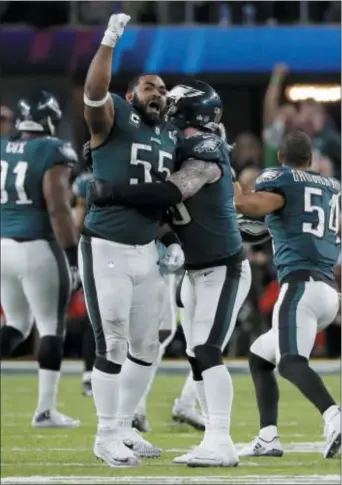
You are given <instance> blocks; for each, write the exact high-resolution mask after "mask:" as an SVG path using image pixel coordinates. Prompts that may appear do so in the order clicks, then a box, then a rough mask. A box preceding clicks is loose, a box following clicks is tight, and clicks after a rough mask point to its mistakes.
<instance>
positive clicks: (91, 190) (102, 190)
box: [87, 180, 113, 207]
mask: <svg viewBox="0 0 342 485" xmlns="http://www.w3.org/2000/svg"><path fill="white" fill-rule="evenodd" d="M87 193H88V200H89V203H90V204H94V205H97V206H98V207H104V206H105V205H107V204H110V202H111V200H112V193H113V187H112V185H111V184H107V183H106V182H102V181H101V180H90V181H89V183H88V192H87Z"/></svg>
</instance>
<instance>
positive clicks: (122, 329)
mask: <svg viewBox="0 0 342 485" xmlns="http://www.w3.org/2000/svg"><path fill="white" fill-rule="evenodd" d="M129 19H130V17H129V16H127V15H125V14H117V15H112V16H111V17H110V20H109V23H108V27H107V30H106V31H105V34H104V37H103V39H102V41H101V45H100V47H99V49H98V50H97V52H96V54H95V57H94V58H93V60H92V62H91V65H90V67H89V70H88V74H87V78H86V82H85V87H84V105H85V109H84V114H85V119H86V121H87V124H88V127H89V130H90V133H91V149H92V168H93V172H94V175H95V176H96V177H97V178H99V179H102V180H105V181H107V182H111V183H127V184H132V185H139V183H140V182H150V181H154V180H163V179H164V178H165V177H166V176H167V175H169V174H170V173H172V172H173V170H174V165H175V161H176V148H177V129H176V127H175V126H173V125H172V124H171V123H169V122H165V117H164V114H165V109H166V87H165V84H164V82H163V80H162V79H161V78H160V77H159V76H156V75H141V76H138V77H136V78H135V79H134V80H133V81H132V82H131V83H130V85H129V87H128V90H127V93H126V99H123V98H121V97H120V96H117V95H115V94H111V93H109V92H108V89H109V85H110V82H111V74H112V62H113V50H114V47H115V45H116V43H117V42H118V40H119V39H120V37H121V36H122V34H123V32H124V28H125V26H126V24H127V22H128V21H129ZM161 217H162V214H161V211H160V210H159V209H154V208H153V209H152V210H149V209H146V210H145V211H144V212H143V213H142V212H141V211H138V210H137V209H136V208H133V207H123V206H117V207H114V206H113V207H104V208H99V207H95V206H93V205H92V206H91V207H90V209H89V211H88V212H87V215H86V219H85V223H84V228H83V231H82V233H83V235H82V236H81V241H80V250H79V258H80V268H81V276H82V282H83V288H84V292H85V298H86V303H87V309H88V314H89V317H90V320H91V323H92V326H93V329H94V332H95V342H96V358H95V363H94V368H93V371H92V391H93V397H94V401H95V405H96V411H97V416H98V430H97V436H96V439H95V446H94V454H95V456H97V457H98V458H100V459H102V460H104V461H105V462H106V463H107V464H108V465H109V466H111V467H128V466H137V465H139V459H138V458H137V455H136V454H135V452H136V453H137V454H139V455H140V456H150V457H153V456H159V455H160V453H161V450H160V449H159V448H157V447H154V446H152V445H151V444H150V443H148V442H146V441H145V440H143V438H142V437H141V436H140V435H139V434H137V433H136V432H135V431H134V430H133V428H132V420H133V415H134V412H135V409H136V407H137V405H138V403H139V401H140V399H141V396H142V394H143V393H144V391H145V389H146V387H147V385H148V382H149V381H150V376H151V373H152V372H153V365H152V364H153V363H154V362H155V360H156V359H157V357H158V354H159V341H158V330H159V307H158V303H159V302H160V292H163V291H164V289H165V283H164V280H163V278H162V276H161V275H160V272H159V268H158V266H157V261H158V252H157V249H156V244H155V239H156V238H157V236H158V231H159V226H160V221H161ZM163 243H164V244H165V245H166V246H167V247H168V248H167V250H168V251H169V250H170V251H171V252H172V251H173V250H174V249H175V246H177V247H179V244H178V239H177V237H176V236H175V235H174V234H173V233H172V232H171V231H168V232H166V233H165V235H164V237H163ZM169 248H170V249H169ZM179 249H180V248H179ZM151 288H153V291H151ZM128 343H129V354H128V358H127V359H126V356H127V344H128ZM125 445H128V446H125ZM129 447H130V448H132V449H130V448H129Z"/></svg>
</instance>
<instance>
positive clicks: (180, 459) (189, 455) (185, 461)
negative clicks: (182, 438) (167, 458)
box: [172, 446, 198, 465]
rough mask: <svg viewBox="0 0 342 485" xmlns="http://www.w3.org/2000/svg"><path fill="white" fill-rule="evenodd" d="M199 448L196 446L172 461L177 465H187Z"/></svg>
mask: <svg viewBox="0 0 342 485" xmlns="http://www.w3.org/2000/svg"><path fill="white" fill-rule="evenodd" d="M197 448H198V446H194V447H193V448H191V449H190V450H189V451H187V452H186V453H184V455H180V456H176V458H174V459H173V460H172V463H174V464H175V465H187V464H188V462H189V461H190V460H191V458H192V457H193V455H194V454H195V453H196V449H197Z"/></svg>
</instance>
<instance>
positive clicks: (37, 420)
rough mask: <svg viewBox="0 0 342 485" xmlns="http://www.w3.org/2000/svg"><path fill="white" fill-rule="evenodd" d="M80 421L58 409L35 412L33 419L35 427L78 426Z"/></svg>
mask: <svg viewBox="0 0 342 485" xmlns="http://www.w3.org/2000/svg"><path fill="white" fill-rule="evenodd" d="M79 425H80V421H79V420H78V419H73V418H69V416H65V415H64V414H62V413H59V412H58V411H55V410H51V411H44V412H42V413H40V412H37V411H36V412H35V414H34V416H33V419H32V426H33V428H78V427H79Z"/></svg>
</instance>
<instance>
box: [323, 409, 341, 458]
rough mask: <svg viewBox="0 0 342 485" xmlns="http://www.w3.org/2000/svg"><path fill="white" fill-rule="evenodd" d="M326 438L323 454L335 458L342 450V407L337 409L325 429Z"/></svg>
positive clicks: (325, 456)
mask: <svg viewBox="0 0 342 485" xmlns="http://www.w3.org/2000/svg"><path fill="white" fill-rule="evenodd" d="M324 435H325V438H326V442H325V447H324V452H323V456H324V458H333V457H334V456H335V455H337V453H338V452H339V451H340V450H341V409H338V410H337V411H336V414H334V415H333V416H332V418H331V419H330V421H329V422H328V423H326V425H325V429H324Z"/></svg>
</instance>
